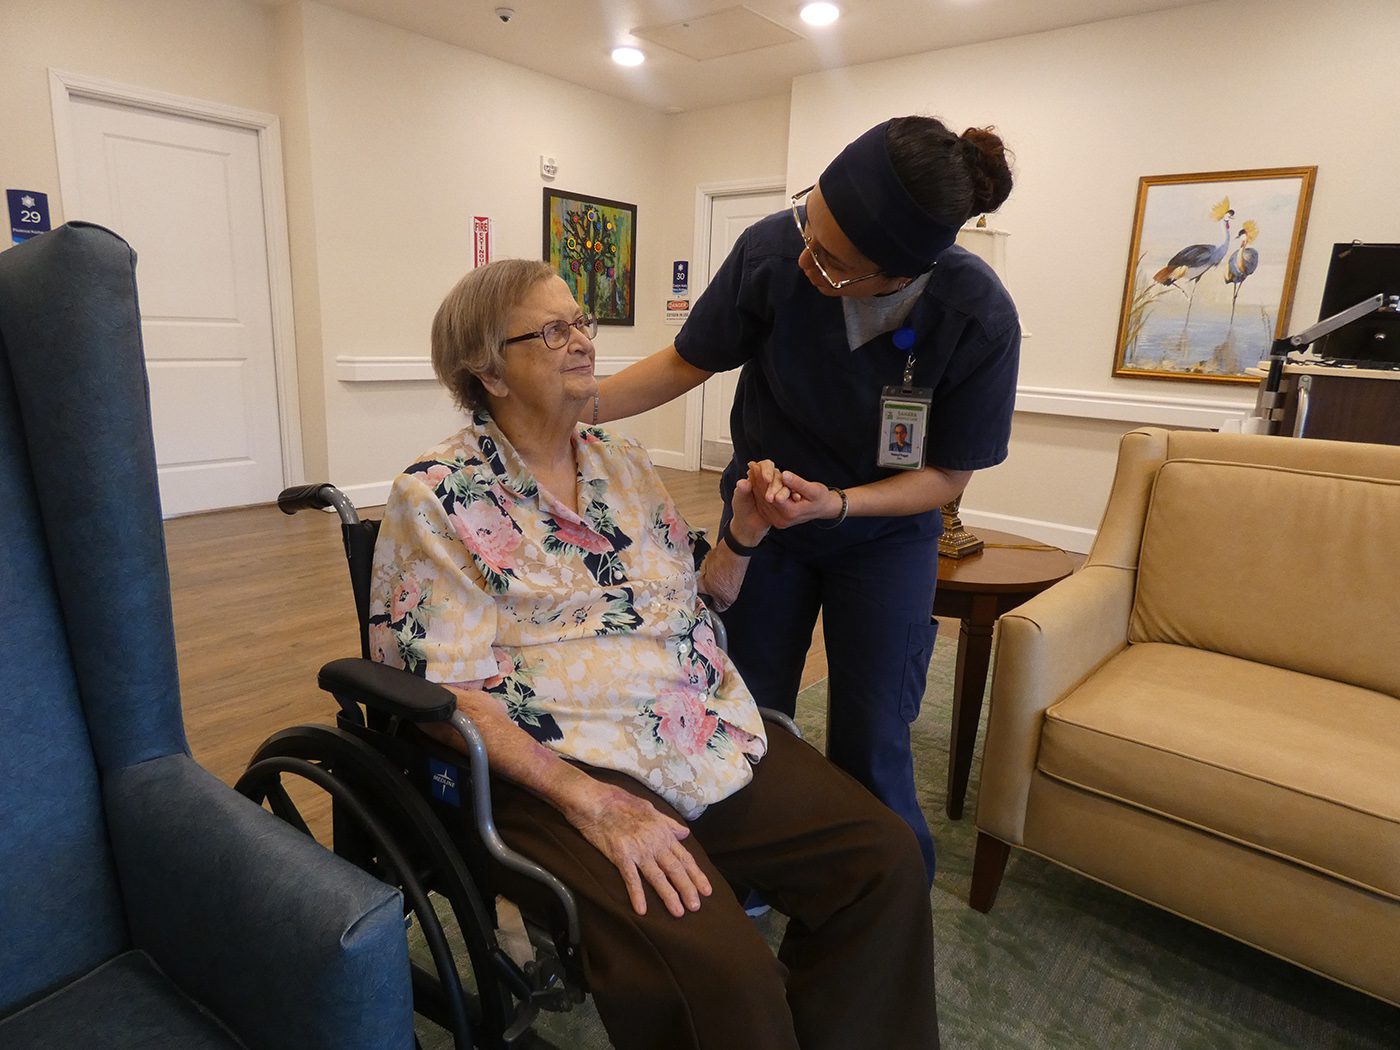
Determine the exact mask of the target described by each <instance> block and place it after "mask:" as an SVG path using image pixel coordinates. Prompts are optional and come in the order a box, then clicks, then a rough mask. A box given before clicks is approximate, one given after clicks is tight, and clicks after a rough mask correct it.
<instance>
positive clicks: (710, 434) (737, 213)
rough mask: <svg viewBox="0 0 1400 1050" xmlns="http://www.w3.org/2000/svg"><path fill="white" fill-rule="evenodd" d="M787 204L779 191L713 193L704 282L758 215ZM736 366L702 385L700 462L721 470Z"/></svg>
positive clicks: (728, 448) (729, 444) (730, 447)
mask: <svg viewBox="0 0 1400 1050" xmlns="http://www.w3.org/2000/svg"><path fill="white" fill-rule="evenodd" d="M787 206H788V199H787V197H785V196H784V195H783V194H782V193H746V194H742V195H735V196H727V197H716V198H714V200H713V201H712V202H711V205H710V268H709V273H707V274H705V283H706V284H707V285H708V284H709V283H710V278H711V277H713V276H714V273H715V271H716V270H718V269H719V268H720V265H721V264H722V263H723V262H724V260H725V259H726V258H728V256H729V250H730V249H731V248H733V247H734V242H735V241H737V240H738V239H739V234H741V233H743V232H744V231H745V230H747V229H748V228H749V227H750V226H752V225H753V224H754V223H755V222H757V221H758V220H759V219H761V218H763V217H764V216H765V215H772V214H773V213H774V212H775V211H781V210H782V209H783V208H786V207H787ZM738 383H739V369H737V368H736V369H734V370H733V371H732V372H720V373H719V374H718V375H716V376H715V377H714V378H712V379H710V380H708V381H706V383H705V385H704V387H702V388H701V389H702V391H703V396H704V401H703V404H702V407H701V415H700V466H701V467H702V468H704V469H707V470H723V469H724V468H725V466H726V465H728V463H729V459H730V456H731V455H732V453H733V451H734V443H733V441H732V440H731V439H730V436H729V410H730V409H731V408H733V406H734V389H735V387H736V386H737V385H738Z"/></svg>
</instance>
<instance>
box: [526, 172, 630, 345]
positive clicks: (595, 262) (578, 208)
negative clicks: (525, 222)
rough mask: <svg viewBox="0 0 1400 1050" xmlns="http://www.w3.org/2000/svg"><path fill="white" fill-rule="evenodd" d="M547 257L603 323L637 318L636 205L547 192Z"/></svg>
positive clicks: (628, 322)
mask: <svg viewBox="0 0 1400 1050" xmlns="http://www.w3.org/2000/svg"><path fill="white" fill-rule="evenodd" d="M543 251H544V260H545V261H546V262H547V263H549V265H550V266H551V267H552V268H553V269H554V272H555V273H557V274H559V276H560V277H562V278H563V279H564V282H565V283H566V284H568V286H569V290H570V291H572V292H573V293H574V298H575V299H576V300H577V301H578V304H579V306H581V307H582V308H583V309H585V310H588V311H591V312H592V313H593V314H594V315H595V316H596V317H597V318H598V323H599V324H618V325H630V324H634V323H635V317H636V303H635V301H634V296H635V286H636V269H637V206H636V205H635V204H624V203H623V202H622V201H612V200H606V199H604V198H601V197H585V196H583V195H581V194H577V193H565V192H563V191H561V190H552V189H547V190H545V191H544V249H543Z"/></svg>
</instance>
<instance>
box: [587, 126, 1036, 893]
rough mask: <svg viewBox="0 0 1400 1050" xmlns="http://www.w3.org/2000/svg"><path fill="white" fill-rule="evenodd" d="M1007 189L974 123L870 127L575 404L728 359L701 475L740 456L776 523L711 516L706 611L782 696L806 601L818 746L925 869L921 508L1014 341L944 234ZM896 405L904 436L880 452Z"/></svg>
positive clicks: (741, 663) (678, 384)
mask: <svg viewBox="0 0 1400 1050" xmlns="http://www.w3.org/2000/svg"><path fill="white" fill-rule="evenodd" d="M1010 191H1011V171H1010V168H1009V166H1008V164H1007V160H1006V156H1005V150H1004V148H1003V145H1002V141H1001V139H1000V138H999V137H998V136H997V135H996V134H994V133H993V132H992V131H990V130H983V129H978V128H969V129H968V130H967V131H965V132H963V134H962V135H956V134H954V133H953V132H952V131H950V130H949V129H948V128H946V127H945V126H944V125H943V124H942V123H941V122H939V121H937V120H934V119H932V118H929V117H898V118H895V119H893V120H889V121H886V122H885V123H883V124H880V125H878V126H876V127H874V128H871V129H870V130H869V131H868V132H866V133H865V134H864V135H862V136H861V137H860V138H858V139H856V140H855V141H854V142H852V143H851V144H850V145H849V146H847V147H846V149H845V150H843V151H842V153H841V154H840V155H839V156H838V157H837V158H836V159H835V160H834V161H832V162H831V164H830V165H829V166H828V167H827V169H826V170H825V171H824V172H823V173H822V175H821V178H820V180H819V181H818V182H817V184H816V185H815V186H813V187H811V188H810V189H807V190H803V191H802V192H800V193H797V194H796V195H794V196H793V198H792V208H791V210H790V211H783V212H780V213H778V214H775V215H770V216H768V217H767V218H765V219H761V220H759V221H758V222H756V223H755V224H754V225H753V226H751V227H750V228H749V229H748V230H746V231H745V232H744V234H743V235H742V236H741V237H740V238H739V240H738V242H737V243H736V244H735V246H734V249H733V251H732V252H731V253H730V255H729V257H728V258H727V259H726V260H725V262H724V264H723V265H722V266H721V267H720V269H719V272H718V273H717V274H716V275H715V277H714V279H713V280H712V281H711V282H710V285H709V287H708V288H707V289H706V290H705V293H704V295H702V296H701V297H700V299H699V300H698V301H697V302H696V304H695V306H694V308H693V309H692V311H691V315H690V318H689V320H688V321H687V322H686V324H685V326H684V327H683V328H682V329H681V331H680V333H679V334H678V335H677V337H676V341H675V344H674V345H672V346H670V347H667V348H666V349H665V350H662V351H661V352H659V353H657V354H653V355H652V356H651V357H649V358H647V359H645V360H644V361H641V362H638V363H637V364H635V365H633V366H631V367H630V368H628V369H626V370H625V371H623V372H620V373H618V374H617V375H616V376H613V377H610V378H608V379H605V380H603V382H602V384H601V387H600V390H599V396H598V400H597V402H596V403H595V404H594V405H593V406H592V413H591V414H592V415H594V416H595V417H596V421H598V422H602V421H606V420H609V419H617V418H621V417H624V416H631V415H635V414H637V413H639V412H643V411H645V410H647V409H649V408H653V407H655V406H656V405H659V404H662V403H664V402H666V401H669V400H671V399H672V398H675V397H679V396H680V395H681V394H683V393H685V392H686V391H687V390H690V389H691V388H692V387H694V386H696V385H698V384H700V383H702V382H704V381H705V380H706V379H708V378H709V377H710V376H711V375H712V374H713V373H715V372H722V371H726V370H728V369H732V368H741V369H742V370H743V371H742V372H741V374H740V376H739V383H738V391H737V394H736V396H735V399H734V410H733V415H732V416H731V420H730V430H731V434H732V436H733V440H734V459H733V461H732V462H731V463H730V464H729V467H728V469H727V470H726V471H725V472H724V475H723V478H722V480H721V483H720V491H721V493H722V494H723V496H724V498H725V502H726V505H727V504H728V502H729V500H730V498H731V497H732V495H733V492H734V486H735V484H736V483H737V482H738V480H739V479H740V478H742V477H744V476H745V475H746V474H747V475H748V476H749V477H750V478H751V480H752V481H753V483H754V484H753V488H754V492H755V494H756V496H760V497H761V499H762V510H763V513H764V515H765V517H767V518H768V519H769V520H770V521H771V522H772V523H773V524H774V525H776V526H778V528H775V529H773V530H771V531H770V532H769V533H768V535H767V537H766V538H765V539H764V540H763V542H762V543H761V544H760V545H759V546H757V547H754V548H751V549H750V548H745V547H743V546H742V545H740V544H738V542H737V541H735V540H734V539H733V538H732V537H729V536H728V535H727V529H726V528H725V525H722V526H721V532H720V536H721V541H722V542H725V543H728V544H729V546H731V547H733V548H734V549H735V551H736V553H738V554H740V555H747V556H750V557H751V559H752V560H751V562H750V564H749V569H748V576H747V579H746V580H745V583H744V588H743V592H742V593H741V595H740V597H739V599H738V600H737V601H736V602H735V603H734V605H733V606H731V607H730V609H729V610H728V611H727V612H726V613H725V616H724V619H725V623H726V625H727V626H728V628H729V639H730V655H731V657H732V658H733V660H734V662H735V664H736V665H737V666H738V668H739V671H740V673H741V674H742V675H743V676H744V680H745V681H746V682H747V683H748V685H749V688H750V689H751V690H752V691H753V693H754V696H755V697H756V698H757V699H758V702H759V703H760V704H763V705H766V706H770V707H775V708H777V709H779V710H782V711H787V712H789V713H790V712H792V710H793V707H794V704H795V701H796V696H797V691H798V682H799V678H800V675H801V672H802V666H803V662H804V659H805V657H806V653H807V649H808V646H809V644H810V640H811V635H812V629H813V625H814V624H815V622H816V618H817V614H818V612H819V611H820V612H821V613H822V623H823V628H824V632H825V640H826V656H827V664H828V668H829V675H830V681H829V688H830V701H829V708H828V745H827V750H828V754H829V755H830V757H831V759H832V760H833V761H834V762H835V763H836V764H837V765H839V766H841V767H842V768H843V769H845V770H847V771H848V772H849V773H851V774H852V775H853V776H854V777H856V779H857V780H859V781H861V782H862V783H863V784H865V785H866V786H867V787H868V788H870V790H871V791H873V792H874V793H875V794H876V795H877V796H878V797H879V798H881V799H882V800H883V801H884V802H885V803H886V804H887V805H889V806H890V808H892V809H893V810H894V811H895V812H896V813H898V814H899V815H900V816H901V817H903V818H904V820H905V821H907V822H908V823H909V825H910V826H911V827H912V828H913V829H914V831H915V834H916V835H917V836H918V838H919V841H920V844H921V845H922V847H923V851H924V860H925V863H926V865H927V868H928V872H929V877H930V879H932V876H933V864H934V850H933V840H932V837H931V836H930V834H929V829H928V823H927V821H926V820H925V819H924V816H923V813H922V811H921V809H920V806H919V801H918V798H917V796H916V793H915V787H914V769H913V757H912V755H911V753H910V744H909V723H910V722H912V721H913V719H914V717H915V716H916V715H917V714H918V710H919V701H920V699H921V698H922V696H923V692H924V685H925V678H926V676H927V674H928V665H929V659H930V657H931V656H932V654H933V641H934V634H935V631H936V625H934V624H933V623H931V622H930V611H931V609H932V606H933V590H934V585H935V584H936V583H937V580H938V542H937V541H938V534H939V532H940V530H941V528H942V518H941V516H940V514H939V512H938V508H939V507H940V506H941V505H942V504H944V503H946V502H948V501H949V500H950V499H953V498H954V497H955V496H958V495H959V494H960V493H961V492H962V491H963V488H964V487H965V486H966V485H967V482H968V479H969V478H970V477H971V476H972V472H973V471H975V470H980V469H981V468H983V467H990V466H993V465H994V464H997V463H1000V462H1001V461H1002V460H1003V459H1005V458H1006V453H1007V440H1008V437H1009V434H1010V430H1011V413H1012V407H1013V404H1014V401H1015V392H1016V365H1017V358H1018V354H1019V350H1020V344H1021V329H1020V323H1019V321H1018V319H1017V316H1016V309H1015V307H1014V306H1013V305H1012V302H1011V298H1010V296H1008V295H1007V293H1006V290H1005V289H1004V288H1003V287H1002V285H1001V282H1000V281H999V280H998V279H997V277H996V275H995V274H994V273H993V272H992V271H991V269H990V268H989V267H988V266H987V265H986V264H985V263H983V262H982V261H981V260H980V259H978V258H977V257H976V256H974V255H972V254H971V253H969V252H967V251H965V250H964V249H962V248H959V247H957V246H955V245H954V244H953V239H954V237H955V235H956V234H957V231H958V228H959V227H960V226H962V225H963V223H964V222H966V221H967V220H968V219H969V218H971V217H972V216H974V215H978V214H981V213H985V212H990V211H993V210H995V209H996V208H998V207H999V206H1000V205H1001V203H1002V202H1003V201H1004V200H1005V199H1006V197H1007V195H1008V194H1009V193H1010ZM896 423H904V424H905V425H906V427H907V430H908V432H909V433H910V434H912V435H916V437H915V440H914V442H913V450H912V451H913V454H912V455H910V454H901V455H894V454H892V453H890V451H889V443H890V439H889V436H888V435H889V434H890V433H892V428H893V426H894V425H895V424H896ZM727 519H728V511H727V509H726V514H725V524H726V525H727ZM813 804H814V805H819V804H820V800H819V799H813Z"/></svg>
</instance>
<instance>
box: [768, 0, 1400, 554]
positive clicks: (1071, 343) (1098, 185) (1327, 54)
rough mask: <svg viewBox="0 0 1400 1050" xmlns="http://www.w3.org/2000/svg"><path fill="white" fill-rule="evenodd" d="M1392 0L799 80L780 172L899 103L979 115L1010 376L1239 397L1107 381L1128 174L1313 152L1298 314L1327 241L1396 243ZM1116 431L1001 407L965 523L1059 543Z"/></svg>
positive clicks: (1399, 106)
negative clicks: (987, 149)
mask: <svg viewBox="0 0 1400 1050" xmlns="http://www.w3.org/2000/svg"><path fill="white" fill-rule="evenodd" d="M1397 54H1400V4H1397V3H1395V2H1394V0H1333V2H1331V3H1328V4H1325V5H1323V4H1316V3H1311V2H1308V0H1220V2H1218V3H1214V4H1206V5H1202V6H1196V7H1189V8H1183V9H1180V10H1176V11H1167V12H1162V13H1159V14H1152V15H1144V16H1137V17H1132V18H1124V19H1118V20H1115V21H1111V22H1102V23H1098V24H1094V25H1086V26H1078V27H1075V28H1072V29H1066V30H1059V31H1056V32H1051V33H1043V34H1037V35H1033V36H1026V37H1018V38H1015V39H1011V40H1004V41H998V42H993V43H989V44H980V45H975V46H969V47H961V48H954V49H950V50H946V51H939V52H933V53H929V54H923V55H916V56H911V57H908V58H902V59H895V60H890V61H885V62H878V63H872V64H870V65H864V66H858V67H851V68H847V69H842V70H836V71H833V72H828V73H821V74H815V75H812V76H807V77H802V78H799V79H798V80H796V81H794V83H793V92H792V126H791V135H790V147H789V155H788V167H787V173H788V182H789V184H790V185H793V186H803V185H806V184H807V183H809V182H811V181H812V180H813V178H814V177H815V176H816V175H817V174H818V173H819V172H820V171H821V169H822V167H824V166H825V164H826V163H827V161H828V160H829V159H830V158H831V157H832V156H834V155H835V153H836V152H838V151H839V150H840V149H841V147H842V146H843V145H844V144H845V143H846V142H847V141H849V140H850V139H851V138H853V137H854V136H855V135H857V134H859V133H860V132H862V131H864V130H865V129H866V128H868V127H870V126H871V125H873V124H875V123H877V122H879V121H881V120H883V119H885V118H887V117H889V116H891V115H894V114H899V113H928V114H932V115H936V116H941V117H943V118H945V119H947V120H948V121H949V123H951V124H953V125H955V126H956V130H961V129H962V128H963V127H966V126H968V125H973V124H976V125H985V124H995V125H996V126H997V127H998V128H999V129H1000V131H1001V132H1002V133H1003V135H1004V136H1005V138H1006V141H1007V142H1008V144H1009V145H1010V146H1011V147H1012V148H1013V149H1014V150H1015V152H1016V155H1017V161H1018V163H1017V169H1016V170H1017V183H1016V189H1015V192H1014V193H1013V195H1012V197H1011V200H1010V201H1009V202H1008V203H1007V205H1006V206H1005V207H1004V208H1003V209H1002V211H1001V212H1000V213H999V215H998V216H997V218H996V224H997V225H998V226H1001V227H1003V228H1005V229H1007V230H1009V231H1011V237H1010V241H1009V245H1008V257H1009V277H1008V284H1009V286H1010V290H1011V292H1012V294H1013V295H1014V297H1015V299H1016V302H1017V305H1018V307H1019V308H1020V310H1021V314H1022V323H1023V325H1024V327H1025V328H1026V329H1027V330H1028V331H1030V332H1031V333H1032V338H1030V339H1028V340H1027V341H1026V342H1025V344H1024V348H1023V354H1022V365H1021V379H1020V382H1021V385H1022V386H1023V387H1049V388H1061V389H1069V390H1083V391H1091V392H1105V391H1114V392H1120V393H1125V394H1129V395H1133V396H1138V397H1141V396H1144V395H1146V396H1149V397H1151V396H1155V397H1163V398H1177V397H1181V398H1189V399H1193V400H1194V399H1204V400H1221V401H1227V402H1236V403H1238V402H1242V401H1249V400H1252V397H1253V391H1252V389H1250V388H1245V387H1239V386H1227V385H1219V384H1214V383H1187V382H1169V381H1145V380H1141V379H1113V378H1111V377H1110V372H1111V368H1112V358H1113V349H1114V342H1115V337H1116V331H1117V323H1118V314H1119V305H1120V298H1121V295H1122V291H1123V280H1124V273H1125V270H1126V266H1127V255H1128V243H1129V237H1130V235H1131V230H1132V221H1133V207H1134V202H1135V199H1136V191H1137V180H1138V178H1139V177H1140V176H1143V175H1157V174H1166V173H1171V172H1191V171H1225V170H1232V169H1239V168H1270V167H1284V166H1290V167H1291V166H1299V165H1309V164H1316V165H1317V166H1318V178H1317V184H1316V191H1315V194H1314V197H1313V205H1312V214H1311V220H1310V222H1309V226H1308V231H1307V237H1306V242H1305V245H1304V253H1303V259H1302V268H1301V271H1300V274H1299V283H1298V290H1297V295H1296V298H1295V302H1294V309H1293V318H1294V326H1293V327H1294V329H1295V330H1296V329H1297V328H1299V327H1302V326H1303V325H1305V324H1306V323H1308V322H1310V321H1312V320H1315V319H1316V317H1317V309H1318V303H1319V301H1320V299H1321V291H1322V283H1323V280H1324V278H1325V275H1326V270H1327V260H1328V257H1329V253H1330V248H1331V245H1332V243H1333V242H1335V241H1344V240H1352V239H1353V238H1360V239H1364V240H1371V241H1396V240H1400V202H1397V199H1396V196H1395V191H1394V187H1395V184H1396V174H1395V173H1396V172H1397V171H1400V135H1397V134H1395V133H1394V131H1393V124H1394V121H1393V119H1392V115H1393V114H1395V113H1397V112H1400V76H1397V75H1396V70H1395V56H1396V55H1397ZM1132 425H1133V424H1132V423H1127V422H1125V423H1123V424H1121V425H1115V424H1112V423H1105V422H1103V421H1101V420H1083V419H1074V418H1066V417H1060V416H1050V415H1031V414H1028V413H1021V412H1018V414H1017V416H1016V421H1015V428H1014V433H1013V439H1012V454H1011V458H1010V459H1009V460H1008V461H1007V463H1005V464H1003V465H1002V466H1000V467H997V468H995V469H993V470H989V471H984V472H981V473H979V474H978V475H977V477H976V478H975V479H974V480H973V483H972V486H971V487H970V488H969V491H968V495H967V498H966V501H965V507H964V516H965V517H967V518H968V520H969V521H971V522H973V523H978V522H980V523H982V524H987V525H993V526H1000V527H1005V528H1010V529H1012V530H1013V531H1020V532H1029V533H1031V534H1035V535H1041V536H1045V537H1046V538H1050V539H1054V540H1055V541H1057V542H1064V543H1068V544H1070V545H1071V546H1074V545H1076V541H1078V549H1083V547H1082V542H1083V541H1084V540H1086V539H1087V536H1088V533H1089V532H1090V531H1091V530H1092V529H1094V528H1095V527H1096V526H1097V523H1098V517H1099V514H1100V512H1101V510H1102V508H1103V503H1104V500H1105V499H1106V497H1107V492H1108V485H1109V482H1110V480H1111V475H1112V469H1113V463H1114V459H1115V456H1116V447H1117V438H1118V435H1119V434H1121V433H1122V432H1123V431H1124V430H1126V429H1130V428H1131V426H1132Z"/></svg>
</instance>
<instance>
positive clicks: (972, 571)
mask: <svg viewBox="0 0 1400 1050" xmlns="http://www.w3.org/2000/svg"><path fill="white" fill-rule="evenodd" d="M975 531H976V533H977V535H978V536H979V537H980V538H981V539H982V540H983V541H984V542H985V543H986V545H987V546H986V547H985V548H984V549H983V550H982V552H981V553H980V554H972V555H969V556H968V557H966V558H939V559H938V589H937V590H936V591H935V592H934V597H933V615H934V616H950V617H956V618H957V619H959V620H960V621H962V626H961V628H960V629H959V630H958V667H957V673H956V677H955V679H954V683H953V729H952V740H951V745H950V750H949V754H948V816H949V818H950V819H952V820H961V819H962V811H963V798H964V796H966V794H967V778H968V775H969V774H970V773H971V772H972V749H973V746H974V745H975V744H976V743H977V723H978V721H979V720H980V719H981V717H982V694H983V693H984V692H985V691H986V688H987V668H988V666H989V664H990V662H991V655H992V628H993V627H994V626H995V624H996V621H997V617H999V616H1001V615H1002V614H1003V613H1007V612H1010V611H1011V610H1012V609H1014V608H1016V606H1018V605H1020V604H1021V603H1022V602H1024V601H1026V600H1027V599H1029V598H1033V597H1035V595H1037V594H1039V593H1040V592H1041V591H1043V590H1045V588H1047V587H1049V586H1050V585H1051V584H1053V583H1058V582H1059V581H1060V580H1063V579H1064V578H1065V577H1066V576H1068V575H1069V574H1070V573H1071V572H1073V571H1074V563H1073V561H1071V560H1070V557H1069V555H1067V554H1066V553H1065V552H1064V551H1062V550H1017V549H1014V547H1012V546H1009V545H1018V544H1025V545H1030V546H1035V545H1036V543H1037V541H1035V540H1032V539H1027V538H1026V537H1024V536H1017V535H1014V534H1013V533H1010V532H998V531H996V530H995V529H977V530H975Z"/></svg>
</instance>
